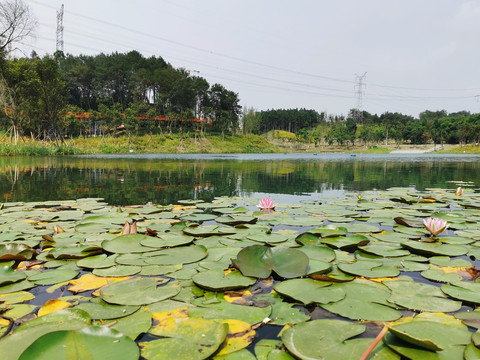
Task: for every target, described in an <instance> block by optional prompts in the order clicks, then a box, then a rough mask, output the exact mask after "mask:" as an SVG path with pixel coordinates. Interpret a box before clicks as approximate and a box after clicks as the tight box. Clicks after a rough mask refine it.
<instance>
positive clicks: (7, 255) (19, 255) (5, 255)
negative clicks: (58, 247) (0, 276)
mask: <svg viewBox="0 0 480 360" xmlns="http://www.w3.org/2000/svg"><path fill="white" fill-rule="evenodd" d="M33 254H36V251H35V250H34V249H32V248H31V247H30V246H27V245H23V244H17V243H3V244H0V261H8V260H22V261H23V260H30V259H31V258H32V256H33Z"/></svg>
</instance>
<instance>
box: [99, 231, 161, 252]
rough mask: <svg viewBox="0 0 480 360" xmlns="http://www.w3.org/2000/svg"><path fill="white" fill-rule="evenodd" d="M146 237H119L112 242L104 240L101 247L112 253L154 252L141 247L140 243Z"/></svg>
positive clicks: (139, 235) (138, 235)
mask: <svg viewBox="0 0 480 360" xmlns="http://www.w3.org/2000/svg"><path fill="white" fill-rule="evenodd" d="M147 239H148V236H146V235H142V234H128V235H120V236H118V237H116V238H115V239H112V240H104V241H103V242H102V247H103V248H104V249H105V250H107V251H109V252H112V253H117V254H131V253H145V252H149V251H155V249H154V248H151V247H148V246H143V245H142V244H141V242H142V241H143V240H147Z"/></svg>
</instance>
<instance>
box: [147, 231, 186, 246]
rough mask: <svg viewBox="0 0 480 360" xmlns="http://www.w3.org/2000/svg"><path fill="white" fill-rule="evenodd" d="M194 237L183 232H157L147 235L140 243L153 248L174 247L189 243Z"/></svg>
mask: <svg viewBox="0 0 480 360" xmlns="http://www.w3.org/2000/svg"><path fill="white" fill-rule="evenodd" d="M194 239H195V238H194V237H193V236H189V235H184V234H159V235H158V238H156V237H150V236H149V237H147V239H144V240H142V241H141V244H142V245H144V246H148V247H153V248H163V247H175V246H180V245H187V244H190V243H191V242H192V241H193V240H194Z"/></svg>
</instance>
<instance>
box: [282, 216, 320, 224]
mask: <svg viewBox="0 0 480 360" xmlns="http://www.w3.org/2000/svg"><path fill="white" fill-rule="evenodd" d="M281 223H282V224H283V225H288V226H319V225H321V224H323V218H321V217H312V216H309V217H307V216H295V217H292V218H286V219H285V220H282V221H281Z"/></svg>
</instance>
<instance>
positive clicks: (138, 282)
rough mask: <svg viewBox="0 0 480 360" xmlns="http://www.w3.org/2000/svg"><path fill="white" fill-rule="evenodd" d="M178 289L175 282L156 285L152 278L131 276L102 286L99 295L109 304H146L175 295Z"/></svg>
mask: <svg viewBox="0 0 480 360" xmlns="http://www.w3.org/2000/svg"><path fill="white" fill-rule="evenodd" d="M180 289H181V287H180V286H179V285H178V284H176V283H173V284H167V285H164V286H159V287H157V281H156V280H155V279H153V278H145V279H142V278H133V279H130V280H126V281H121V282H117V283H114V284H111V285H108V286H106V287H104V288H102V289H101V290H100V297H101V298H102V299H103V300H104V301H106V302H108V303H110V304H118V305H146V304H151V303H153V302H156V301H161V300H165V299H168V298H170V297H172V296H175V295H176V294H178V293H179V292H180Z"/></svg>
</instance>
